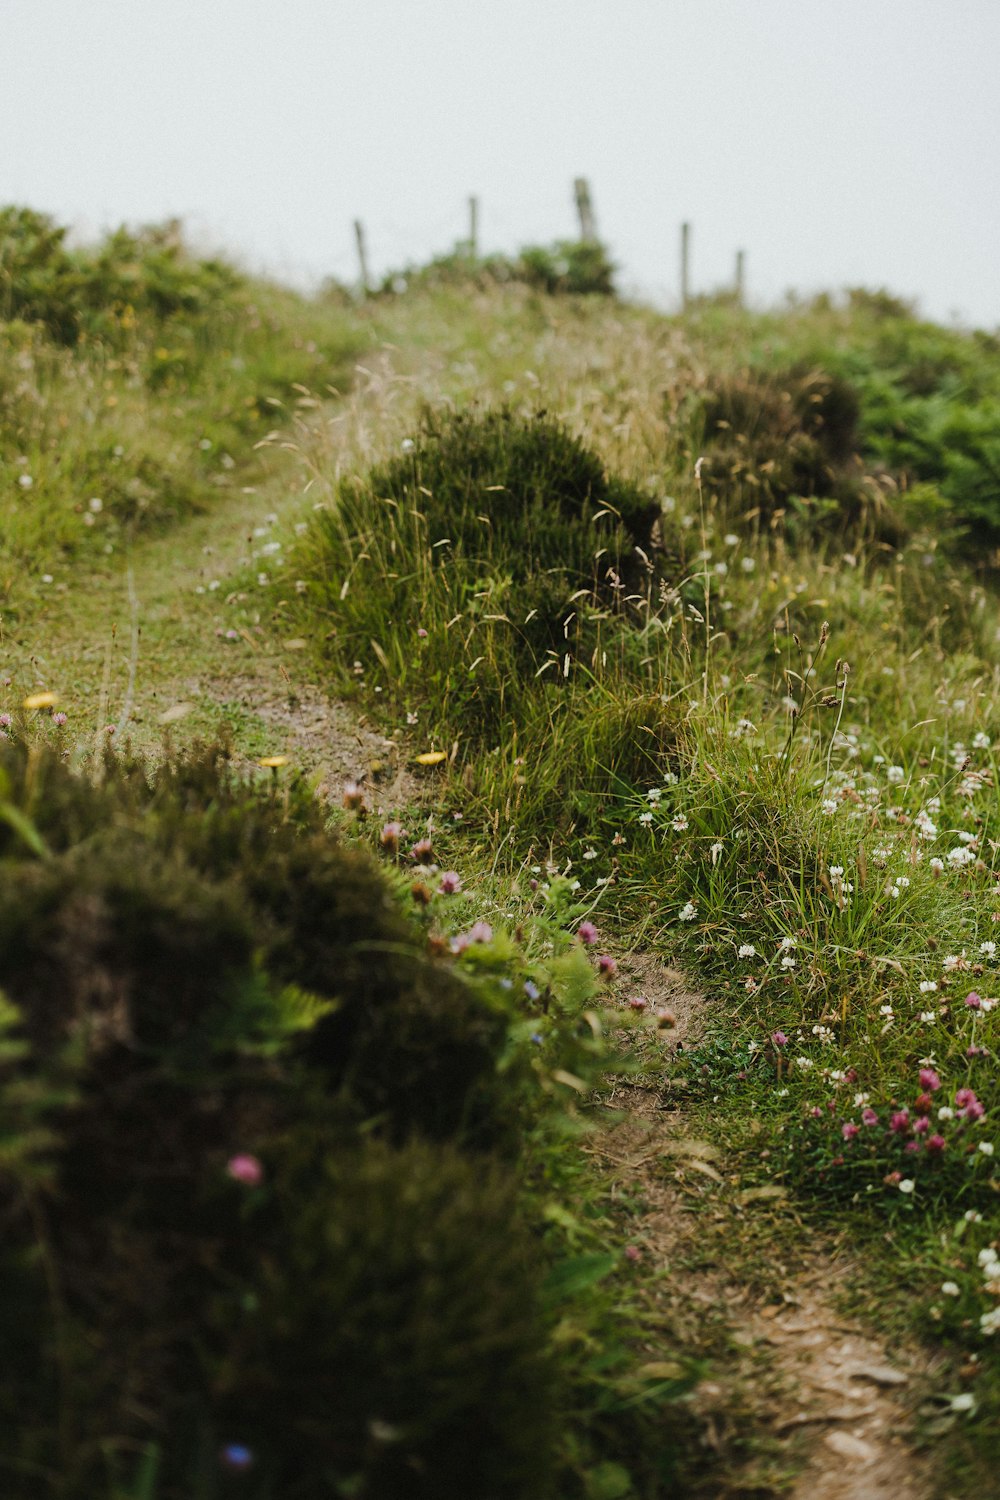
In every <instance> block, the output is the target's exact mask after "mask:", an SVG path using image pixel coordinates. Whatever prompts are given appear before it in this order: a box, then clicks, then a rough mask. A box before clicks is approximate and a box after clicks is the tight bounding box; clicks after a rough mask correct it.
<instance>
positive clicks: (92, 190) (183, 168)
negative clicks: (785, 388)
mask: <svg viewBox="0 0 1000 1500" xmlns="http://www.w3.org/2000/svg"><path fill="white" fill-rule="evenodd" d="M0 58H2V62H3V86H2V90H0V143H2V149H0V202H4V201H6V202H19V203H26V204H29V205H30V206H32V207H34V208H38V209H42V210H45V211H47V212H50V213H52V214H54V215H55V216H56V217H57V218H59V219H61V220H63V221H67V220H68V221H70V222H72V223H74V224H75V225H78V226H80V227H81V228H82V229H83V230H84V231H86V232H89V233H93V232H95V231H97V230H99V229H101V228H104V227H109V226H113V225H115V224H117V223H120V222H122V221H128V222H130V223H136V222H148V221H151V220H156V219H163V218H166V217H169V216H172V215H180V216H182V217H183V218H184V219H185V220H186V221H187V222H188V225H189V227H190V229H191V230H192V231H193V232H194V234H195V236H196V238H197V240H198V242H199V243H200V244H202V245H208V246H213V247H222V248H225V249H227V250H229V251H230V252H235V253H236V254H237V255H238V256H239V257H240V258H241V259H242V260H243V261H244V262H245V263H246V264H248V265H251V266H254V267H265V268H267V269H269V270H271V271H272V272H274V273H276V274H278V275H280V276H283V277H284V278H286V279H294V280H297V281H303V280H308V279H309V278H311V277H317V278H318V277H320V276H322V275H324V274H333V275H337V276H340V277H342V278H344V279H347V280H349V279H352V278H353V277H354V276H355V274H356V262H355V255H354V242H353V233H352V228H351V225H352V221H353V219H354V218H355V217H358V218H361V219H362V220H363V221H364V222H365V225H366V227H367V232H368V239H369V245H370V253H371V260H372V263H373V267H374V268H375V270H376V271H380V270H385V269H388V268H389V267H390V266H398V265H400V264H402V263H405V262H406V261H407V260H411V259H413V260H420V259H426V258H427V257H428V256H429V255H430V254H432V253H433V252H435V251H439V250H445V249H448V248H450V247H451V245H452V244H453V243H454V242H455V241H456V240H457V239H459V238H460V237H461V236H462V235H464V234H465V233H466V232H467V230H466V224H467V208H466V202H467V198H468V195H469V194H470V193H476V194H477V195H478V196H479V198H480V201H481V211H480V222H481V244H482V246H483V247H484V248H488V249H489V248H497V249H508V250H513V249H515V248H516V247H517V246H519V245H521V244H524V243H529V242H531V243H538V242H546V241H549V240H552V239H555V238H558V237H566V236H572V235H573V234H574V233H575V227H576V220H575V211H574V208H573V202H572V192H571V184H572V179H573V178H574V177H575V176H578V175H585V176H587V177H589V179H590V182H591V186H592V191H593V197H594V204H595V209H596V214H597V223H598V229H599V231H600V233H601V234H602V236H603V237H604V238H605V239H606V240H607V241H608V243H609V244H610V246H611V249H612V253H613V255H614V256H615V258H616V260H617V261H618V262H619V263H620V265H621V267H622V281H623V283H624V284H626V285H627V286H629V287H632V288H637V289H641V290H642V291H643V292H644V293H645V294H646V295H649V296H652V297H654V298H657V299H659V300H667V299H670V298H673V297H674V296H675V295H676V286H677V276H678V272H677V263H678V246H677V241H678V226H679V224H680V221H681V220H682V219H689V220H690V221H691V222H692V224H693V226H694V227H693V281H694V286H695V289H696V290H707V289H709V288H711V287H713V286H718V285H720V284H722V283H723V282H725V281H727V280H729V279H730V278H731V276H732V268H733V257H734V252H735V250H736V249H737V248H738V247H739V246H743V247H745V249H746V251H747V270H748V289H749V293H750V296H751V299H752V300H754V301H757V302H763V301H770V300H775V299H777V298H778V297H780V296H781V294H782V293H783V292H784V291H785V290H786V289H787V288H789V287H795V288H797V289H799V290H800V291H806V292H808V291H814V290H817V289H820V288H831V289H835V288H837V287H841V286H844V285H858V284H864V285H868V286H881V285H887V286H888V287H890V288H891V289H892V290H893V291H896V292H898V293H900V294H902V295H906V296H916V297H918V298H919V299H920V303H921V306H922V307H923V309H924V310H925V311H926V312H927V313H928V314H929V315H931V316H935V317H938V318H942V319H947V318H949V317H952V316H959V317H961V318H962V319H963V321H971V322H977V323H979V324H981V325H984V326H988V327H995V326H997V324H1000V274H998V273H1000V253H998V251H1000V170H998V154H1000V87H998V65H1000V0H500V3H498V4H491V3H487V0H280V3H279V0H266V3H265V0H0Z"/></svg>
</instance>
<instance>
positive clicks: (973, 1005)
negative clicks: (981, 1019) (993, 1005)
mask: <svg viewBox="0 0 1000 1500" xmlns="http://www.w3.org/2000/svg"><path fill="white" fill-rule="evenodd" d="M965 1003H966V1005H967V1006H968V1007H969V1009H970V1010H980V1009H981V1008H982V1004H983V1002H982V1000H980V998H979V996H978V995H977V994H976V992H975V990H970V991H969V993H968V994H967V995H966V997H965Z"/></svg>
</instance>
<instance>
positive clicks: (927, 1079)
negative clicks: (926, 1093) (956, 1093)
mask: <svg viewBox="0 0 1000 1500" xmlns="http://www.w3.org/2000/svg"><path fill="white" fill-rule="evenodd" d="M917 1076H918V1077H919V1079H920V1087H921V1088H922V1089H930V1090H931V1092H932V1093H933V1092H934V1091H935V1090H936V1089H939V1088H940V1087H941V1080H940V1078H939V1077H938V1075H937V1074H936V1073H935V1071H934V1069H933V1068H921V1069H920V1072H919V1074H918V1075H917Z"/></svg>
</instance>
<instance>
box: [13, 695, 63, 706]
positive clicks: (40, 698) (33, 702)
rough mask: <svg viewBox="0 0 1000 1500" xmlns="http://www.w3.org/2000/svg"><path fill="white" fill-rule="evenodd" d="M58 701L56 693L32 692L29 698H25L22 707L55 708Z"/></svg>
mask: <svg viewBox="0 0 1000 1500" xmlns="http://www.w3.org/2000/svg"><path fill="white" fill-rule="evenodd" d="M58 702H59V694H58V693H32V694H31V696H30V698H25V700H24V703H23V704H22V705H21V706H22V708H55V706H56V704H57V703H58Z"/></svg>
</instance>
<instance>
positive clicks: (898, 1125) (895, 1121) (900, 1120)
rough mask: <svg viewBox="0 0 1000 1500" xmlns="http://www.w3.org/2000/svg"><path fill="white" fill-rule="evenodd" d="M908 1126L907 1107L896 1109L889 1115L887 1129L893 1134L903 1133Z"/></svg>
mask: <svg viewBox="0 0 1000 1500" xmlns="http://www.w3.org/2000/svg"><path fill="white" fill-rule="evenodd" d="M909 1128H910V1111H909V1110H908V1109H898V1110H897V1111H896V1113H895V1114H894V1115H891V1116H890V1118H889V1129H890V1130H891V1131H892V1132H893V1134H894V1135H905V1134H906V1132H907V1130H909Z"/></svg>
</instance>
